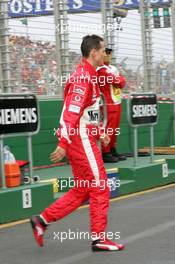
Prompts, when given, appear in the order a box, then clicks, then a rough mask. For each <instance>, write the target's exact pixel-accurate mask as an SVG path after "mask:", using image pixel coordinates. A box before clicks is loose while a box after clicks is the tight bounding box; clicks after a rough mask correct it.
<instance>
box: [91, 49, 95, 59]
mask: <svg viewBox="0 0 175 264" xmlns="http://www.w3.org/2000/svg"><path fill="white" fill-rule="evenodd" d="M95 54H96V50H95V49H92V50H91V52H90V55H91V56H92V58H94V57H95Z"/></svg>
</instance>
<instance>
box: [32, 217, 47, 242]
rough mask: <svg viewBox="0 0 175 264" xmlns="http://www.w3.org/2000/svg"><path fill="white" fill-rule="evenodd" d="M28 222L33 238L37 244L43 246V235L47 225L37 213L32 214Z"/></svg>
mask: <svg viewBox="0 0 175 264" xmlns="http://www.w3.org/2000/svg"><path fill="white" fill-rule="evenodd" d="M30 223H31V226H32V229H33V234H34V238H35V240H36V242H37V244H38V246H40V247H43V246H44V242H43V236H44V232H45V230H46V228H47V225H46V224H45V223H44V221H43V219H42V218H41V217H40V216H39V215H35V216H32V217H31V219H30Z"/></svg>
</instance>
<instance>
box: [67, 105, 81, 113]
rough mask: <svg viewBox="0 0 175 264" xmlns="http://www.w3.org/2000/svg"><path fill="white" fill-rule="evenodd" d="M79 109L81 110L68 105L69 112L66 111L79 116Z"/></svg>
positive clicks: (75, 106) (78, 107)
mask: <svg viewBox="0 0 175 264" xmlns="http://www.w3.org/2000/svg"><path fill="white" fill-rule="evenodd" d="M80 109H81V107H80V106H77V105H73V104H70V105H69V110H68V111H69V112H73V113H76V114H79V113H80Z"/></svg>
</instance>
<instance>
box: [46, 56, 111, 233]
mask: <svg viewBox="0 0 175 264" xmlns="http://www.w3.org/2000/svg"><path fill="white" fill-rule="evenodd" d="M94 80H96V81H94ZM99 101H100V89H99V85H98V75H97V72H96V70H95V68H93V67H92V66H91V65H90V64H89V63H88V62H87V61H86V60H83V61H82V63H81V64H80V65H79V66H78V68H77V69H76V71H75V72H74V73H73V75H71V77H70V78H69V80H68V81H67V83H66V87H65V92H64V106H63V111H62V116H61V120H60V129H59V130H58V138H59V144H58V146H60V147H62V148H64V149H65V150H66V154H67V157H68V159H69V161H70V164H71V166H72V171H73V175H74V180H75V183H76V184H75V186H74V187H73V188H72V189H70V190H69V191H68V192H67V193H66V194H65V195H63V196H62V197H61V198H60V199H58V200H57V201H55V202H54V203H53V204H52V205H51V206H50V207H48V208H46V209H45V211H44V212H43V213H42V217H43V218H44V219H45V220H46V221H47V222H48V223H50V222H52V221H56V220H58V219H61V218H63V217H64V216H66V215H68V214H69V213H71V212H72V211H74V210H75V209H76V208H78V207H79V206H80V205H81V204H82V203H83V202H85V201H86V200H87V199H89V202H90V219H91V232H93V233H95V234H96V235H97V237H99V235H100V233H101V232H104V231H105V228H106V224H107V212H108V208H109V187H108V184H107V175H106V171H105V168H104V163H103V160H102V156H101V152H100V149H99V147H98V145H97V140H98V139H99V136H100V131H99V128H98V123H99V121H98V118H99ZM73 131H74V132H75V133H73ZM80 183H83V186H82V184H80Z"/></svg>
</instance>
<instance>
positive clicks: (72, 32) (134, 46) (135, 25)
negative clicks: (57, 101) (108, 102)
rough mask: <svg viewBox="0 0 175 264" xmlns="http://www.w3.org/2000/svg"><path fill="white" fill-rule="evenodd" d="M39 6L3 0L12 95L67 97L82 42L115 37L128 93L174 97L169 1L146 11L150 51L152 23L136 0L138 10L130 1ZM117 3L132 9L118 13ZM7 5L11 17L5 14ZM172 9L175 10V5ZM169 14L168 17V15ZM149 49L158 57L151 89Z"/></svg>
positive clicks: (1, 72) (2, 70) (1, 40)
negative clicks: (94, 37) (68, 79)
mask: <svg viewBox="0 0 175 264" xmlns="http://www.w3.org/2000/svg"><path fill="white" fill-rule="evenodd" d="M141 1H142V3H143V4H148V3H150V1H149V0H147V1H144V0H141ZM24 2H25V3H24ZM33 2H36V3H35V4H36V5H35V12H33V9H32V4H31V1H21V0H16V1H14V0H9V1H8V0H2V1H1V3H0V6H1V9H0V19H1V24H0V35H1V37H0V45H1V53H0V61H1V64H0V65H1V67H0V80H1V81H0V89H1V91H3V90H4V91H5V92H7V91H9V90H10V89H11V90H12V92H15V93H19V92H34V93H37V94H39V95H47V96H49V95H51V96H52V95H62V91H63V87H64V83H65V79H66V77H67V74H68V72H71V71H72V70H73V69H74V68H75V66H76V64H78V62H79V61H80V59H81V54H80V43H81V41H82V37H83V36H84V35H86V34H93V33H95V34H99V35H104V37H109V38H108V42H107V44H108V45H111V46H112V47H113V49H114V57H115V60H114V61H113V63H115V64H116V65H117V67H118V69H119V70H120V71H121V72H122V74H123V75H124V76H125V78H126V80H127V85H126V88H125V93H128V92H133V91H139V92H140V91H146V90H152V91H155V92H156V93H158V94H164V95H165V94H172V92H173V91H174V90H175V70H174V57H173V56H174V55H173V50H174V49H175V48H174V45H175V44H174V42H173V34H172V32H173V30H174V22H173V21H174V20H173V19H172V20H171V16H172V15H173V14H172V9H173V7H172V9H171V6H170V3H169V2H171V1H168V0H167V2H166V1H163V2H164V3H165V2H166V5H165V6H163V5H162V3H163V2H162V1H161V0H160V1H157V2H158V3H159V2H160V4H158V5H156V6H152V5H151V8H150V11H149V12H150V14H147V13H146V12H147V10H146V9H145V11H144V16H145V17H146V18H149V21H150V30H151V36H152V37H151V39H150V40H149V41H150V44H149V43H148V45H147V46H145V43H144V42H145V41H144V40H145V39H146V41H147V36H146V38H145V34H147V28H146V27H147V25H146V26H145V28H144V27H143V24H144V23H147V22H146V21H148V20H147V19H145V20H144V19H143V16H142V15H143V14H142V15H141V10H140V9H139V5H138V2H137V1H135V0H133V1H132V2H133V4H134V3H135V2H137V5H134V7H133V6H127V2H128V1H112V0H105V1H99V0H96V1H91V0H88V1H85V0H84V1H83V0H80V1H66V0H55V1H51V0H50V1H47V0H45V1H33ZM41 2H43V3H45V10H46V9H47V12H46V11H44V12H45V13H43V11H41V10H40V9H42V8H41V7H42V4H41ZM114 2H116V3H118V4H120V2H122V3H123V2H125V4H124V6H123V7H124V8H127V9H128V10H126V9H125V10H124V9H122V10H119V11H118V9H116V8H115V9H114V5H113V3H114ZM154 2H155V1H154ZM7 3H8V12H7V10H5V9H4V8H5V7H7ZM27 3H28V5H27ZM39 3H40V5H39ZM171 4H172V5H173V4H174V2H172V3H171ZM105 5H106V6H105ZM115 7H116V6H115ZM30 8H31V10H30ZM33 8H34V6H33ZM37 8H38V9H37ZM165 8H167V9H166V10H165ZM38 10H40V12H39V11H38ZM53 10H54V12H55V16H54V14H53ZM156 10H158V15H157V13H156ZM29 11H30V12H31V14H32V16H31V15H30V14H29V13H30V12H29ZM36 11H37V12H36ZM107 11H108V12H107ZM165 11H167V12H168V13H166V15H165ZM32 12H33V13H32ZM26 13H27V14H28V16H27V17H26V16H25V15H26ZM41 14H45V16H41ZM111 14H112V17H111ZM8 15H9V18H8ZM20 15H21V16H20ZM113 16H114V17H113ZM165 16H166V18H167V19H168V18H170V23H171V24H170V25H169V24H166V25H165ZM158 18H160V25H159V24H158V22H159V21H158ZM156 19H157V20H156ZM143 20H144V21H143ZM2 21H3V23H2ZM156 21H157V24H156ZM167 21H168V20H166V22H167ZM167 23H168V22H167ZM107 26H109V27H107ZM165 26H166V27H165ZM7 27H8V28H9V30H8V29H7ZM160 27H161V28H160ZM144 29H146V31H144ZM55 33H56V34H55ZM8 34H9V37H8ZM174 34H175V33H174ZM110 37H111V38H110ZM8 41H9V43H8ZM110 41H111V42H112V43H110ZM149 45H150V46H149ZM8 47H9V48H8ZM147 48H150V49H151V53H152V58H151V61H150V63H151V70H150V72H151V75H150V76H152V77H150V76H149V74H148V80H147V82H148V81H149V78H153V80H152V84H151V85H150V83H151V82H148V87H146V85H145V78H146V77H145V75H146V72H145V67H149V62H148V64H146V63H145V59H150V58H148V57H149V56H148V54H147V50H146V49H147ZM9 51H10V53H9ZM145 52H146V54H145ZM146 56H148V57H146ZM8 65H9V66H10V71H9V68H8V67H9V66H8ZM63 75H65V76H63ZM60 78H62V79H61V80H60Z"/></svg>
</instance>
